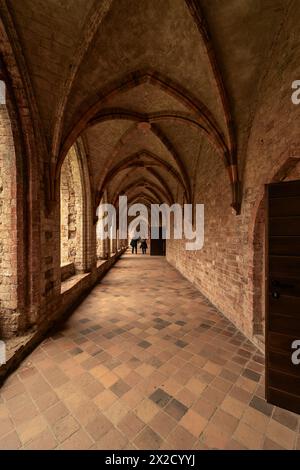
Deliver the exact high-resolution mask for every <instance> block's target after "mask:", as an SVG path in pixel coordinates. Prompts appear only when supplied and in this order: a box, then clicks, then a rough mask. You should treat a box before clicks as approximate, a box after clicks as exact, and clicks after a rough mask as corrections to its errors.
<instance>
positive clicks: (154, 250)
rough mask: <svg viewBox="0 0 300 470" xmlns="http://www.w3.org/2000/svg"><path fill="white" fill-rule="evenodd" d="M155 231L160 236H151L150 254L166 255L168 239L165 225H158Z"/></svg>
mask: <svg viewBox="0 0 300 470" xmlns="http://www.w3.org/2000/svg"><path fill="white" fill-rule="evenodd" d="M153 233H155V234H156V236H158V237H159V238H157V239H156V238H151V242H150V255H151V256H165V255H166V240H165V231H164V228H163V227H156V228H154V229H153Z"/></svg>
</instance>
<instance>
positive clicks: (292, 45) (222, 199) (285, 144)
mask: <svg viewBox="0 0 300 470" xmlns="http://www.w3.org/2000/svg"><path fill="white" fill-rule="evenodd" d="M295 8H297V6H296V5H295ZM296 29H297V32H296V31H295V24H294V18H293V15H292V14H291V12H290V15H289V16H287V18H286V21H285V22H284V24H283V26H282V29H281V31H280V34H279V35H278V36H277V38H276V42H275V44H274V45H273V48H272V50H271V51H270V61H269V62H268V64H266V67H268V68H267V69H266V68H265V69H264V70H262V74H263V75H262V76H263V80H262V81H261V84H260V92H259V94H258V96H257V98H256V99H257V103H256V107H255V109H256V112H255V115H254V118H253V122H252V125H251V129H250V131H249V141H248V144H247V146H245V148H242V149H239V154H238V157H239V159H240V160H244V159H245V160H246V165H245V169H244V172H243V174H241V175H240V177H241V179H242V209H241V214H240V215H239V216H235V215H233V214H232V212H231V210H230V208H229V205H230V194H229V186H228V182H227V179H226V178H227V176H226V174H225V171H224V168H223V166H222V164H221V162H220V161H219V160H218V158H217V156H216V155H215V153H214V151H213V150H212V148H210V147H209V145H208V144H207V145H205V148H203V149H202V153H201V156H200V159H199V163H198V169H197V176H196V181H195V202H198V203H204V204H205V245H204V249H203V250H202V251H200V252H188V251H185V250H184V242H183V241H174V240H171V241H169V242H168V243H167V258H168V260H169V261H170V262H171V263H172V264H173V265H175V266H176V267H177V268H178V269H179V270H180V271H181V272H182V273H183V274H184V275H185V276H186V277H187V278H188V279H190V280H191V281H192V282H194V283H195V284H196V285H197V286H198V287H199V289H200V290H201V291H202V292H203V293H204V294H205V295H206V296H207V297H208V298H209V299H210V300H211V301H212V302H213V304H215V305H216V306H217V307H218V308H219V309H220V310H221V311H222V312H223V313H224V314H225V315H226V316H227V317H228V318H229V319H230V320H232V321H233V322H234V323H235V324H236V325H237V326H238V327H239V328H240V329H241V330H242V331H243V332H244V333H245V334H246V335H247V336H248V337H249V338H252V337H253V335H254V334H257V333H261V332H262V331H263V320H264V306H263V301H264V300H263V243H264V238H263V234H264V225H265V220H264V206H263V195H264V185H265V184H267V183H270V182H272V181H277V180H278V179H279V180H280V179H281V180H284V179H299V171H300V170H299V168H300V167H299V165H298V167H297V168H294V169H293V168H290V169H289V170H288V171H283V170H284V169H285V168H286V167H287V168H289V165H287V162H288V160H289V159H290V158H291V157H300V139H299V118H300V106H295V105H293V104H292V102H291V94H292V89H291V85H292V82H293V81H294V80H296V79H297V78H299V76H300V63H299V60H298V57H297V54H295V50H298V49H299V46H300V39H299V38H300V28H299V25H298V26H297V28H296ZM291 30H293V31H294V33H293V34H290V31H291ZM295 162H297V159H296V158H295V160H294V163H293V165H295ZM293 165H290V166H292V167H293Z"/></svg>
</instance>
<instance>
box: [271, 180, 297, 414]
mask: <svg viewBox="0 0 300 470" xmlns="http://www.w3.org/2000/svg"><path fill="white" fill-rule="evenodd" d="M267 199H268V205H267V207H268V210H267V220H268V224H267V237H266V242H267V250H266V252H267V260H266V266H267V273H266V276H267V282H266V289H267V293H266V294H267V295H266V396H267V400H268V401H269V402H270V403H273V404H274V405H277V406H280V407H282V408H286V409H288V410H291V411H294V412H296V413H300V364H299V365H297V364H293V362H292V354H293V353H294V351H295V350H294V349H292V343H293V342H294V341H295V340H300V181H291V182H286V183H275V184H271V185H269V186H268V187H267Z"/></svg>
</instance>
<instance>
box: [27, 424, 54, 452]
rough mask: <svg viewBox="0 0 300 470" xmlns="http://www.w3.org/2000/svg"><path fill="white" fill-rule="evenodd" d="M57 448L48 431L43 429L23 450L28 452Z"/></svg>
mask: <svg viewBox="0 0 300 470" xmlns="http://www.w3.org/2000/svg"><path fill="white" fill-rule="evenodd" d="M56 446H57V442H56V440H55V439H54V437H53V434H52V432H51V431H50V430H49V429H45V430H44V431H42V432H41V433H40V434H38V435H37V436H36V437H35V438H34V439H33V440H32V441H30V442H29V443H28V444H27V445H26V446H25V447H24V449H30V450H53V449H55V448H56Z"/></svg>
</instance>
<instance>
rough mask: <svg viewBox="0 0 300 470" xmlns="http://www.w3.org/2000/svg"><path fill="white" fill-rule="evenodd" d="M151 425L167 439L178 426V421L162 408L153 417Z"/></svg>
mask: <svg viewBox="0 0 300 470" xmlns="http://www.w3.org/2000/svg"><path fill="white" fill-rule="evenodd" d="M149 426H150V427H151V428H152V429H153V430H154V431H155V432H156V433H157V434H159V435H160V436H161V437H163V438H164V439H165V438H166V437H167V436H168V435H169V434H170V433H171V431H173V430H174V428H175V427H176V426H177V421H176V420H175V419H173V418H171V416H169V415H167V414H166V413H165V412H164V411H163V410H161V411H159V412H158V413H157V414H156V415H155V416H154V418H152V419H151V421H150V422H149Z"/></svg>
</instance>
